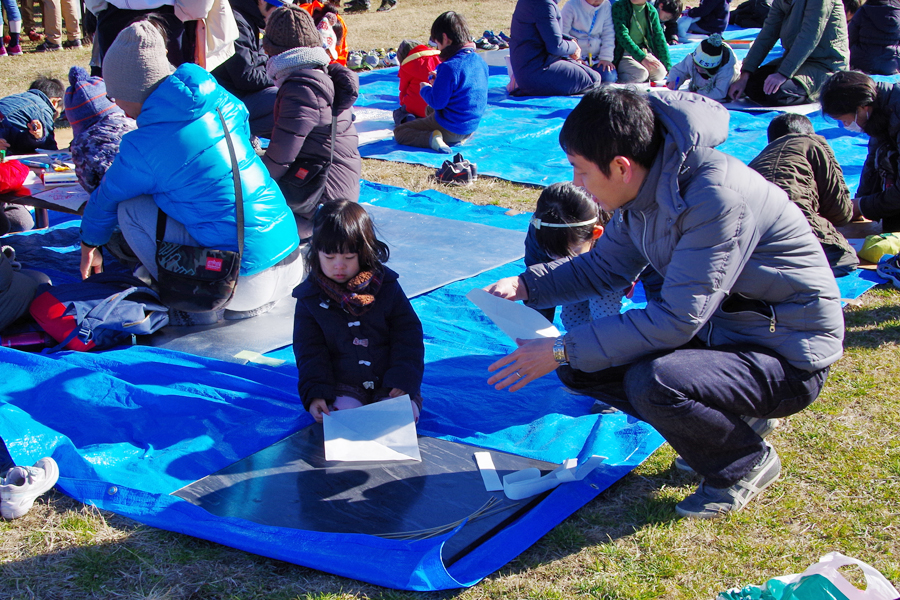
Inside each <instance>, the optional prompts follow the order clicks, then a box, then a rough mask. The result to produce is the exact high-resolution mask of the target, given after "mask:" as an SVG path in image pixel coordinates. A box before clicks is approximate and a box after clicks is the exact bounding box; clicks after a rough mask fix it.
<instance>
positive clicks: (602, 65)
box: [597, 60, 615, 71]
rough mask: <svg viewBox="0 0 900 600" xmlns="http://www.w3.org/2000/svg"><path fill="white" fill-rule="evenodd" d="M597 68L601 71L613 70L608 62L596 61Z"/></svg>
mask: <svg viewBox="0 0 900 600" xmlns="http://www.w3.org/2000/svg"><path fill="white" fill-rule="evenodd" d="M597 66H598V67H600V70H601V71H612V70H613V69H615V66H614V65H613V64H612V63H611V62H609V61H608V60H598V61H597Z"/></svg>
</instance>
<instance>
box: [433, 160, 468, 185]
mask: <svg viewBox="0 0 900 600" xmlns="http://www.w3.org/2000/svg"><path fill="white" fill-rule="evenodd" d="M456 157H457V158H462V156H461V155H460V154H457V155H456ZM474 167H475V165H474V164H472V163H470V162H469V161H467V160H462V161H454V162H450V161H449V160H445V161H444V164H443V165H441V168H440V169H438V170H437V171H435V172H434V176H435V178H436V179H437V180H438V181H440V182H442V183H450V184H454V185H468V184H470V183H472V182H473V181H475V179H476V177H477V176H476V175H475V174H474V173H473V171H474V170H475V168H474Z"/></svg>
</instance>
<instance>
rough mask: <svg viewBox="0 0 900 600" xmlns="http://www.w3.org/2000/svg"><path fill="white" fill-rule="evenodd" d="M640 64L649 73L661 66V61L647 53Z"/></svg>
mask: <svg viewBox="0 0 900 600" xmlns="http://www.w3.org/2000/svg"><path fill="white" fill-rule="evenodd" d="M641 64H642V65H644V68H645V69H647V70H648V71H650V72H651V73H652V72H653V71H657V70H659V69H661V68H662V63H661V62H659V59H657V58H656V57H655V56H653V55H652V54H647V56H645V57H644V60H642V61H641Z"/></svg>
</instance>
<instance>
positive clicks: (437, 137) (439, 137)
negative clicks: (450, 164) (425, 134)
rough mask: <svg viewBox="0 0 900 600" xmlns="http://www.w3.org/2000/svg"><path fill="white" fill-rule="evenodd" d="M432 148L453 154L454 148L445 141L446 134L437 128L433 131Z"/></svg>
mask: <svg viewBox="0 0 900 600" xmlns="http://www.w3.org/2000/svg"><path fill="white" fill-rule="evenodd" d="M431 149H432V150H434V151H435V152H443V153H444V154H452V153H453V150H452V149H451V148H450V146H448V145H447V144H446V142H444V135H443V134H442V133H441V132H440V131H438V130H437V129H435V130H434V131H433V132H432V133H431Z"/></svg>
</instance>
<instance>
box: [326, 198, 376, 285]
mask: <svg viewBox="0 0 900 600" xmlns="http://www.w3.org/2000/svg"><path fill="white" fill-rule="evenodd" d="M319 252H324V253H325V254H341V253H348V254H349V253H354V254H358V255H359V268H360V270H362V271H371V270H372V269H374V268H376V267H377V266H378V265H380V264H383V263H386V262H387V261H388V258H390V255H391V251H390V250H389V249H388V247H387V244H385V243H384V242H382V241H380V240H379V239H377V238H376V237H375V224H374V223H373V222H372V218H371V217H370V216H369V213H367V212H366V209H364V208H363V207H362V206H360V205H359V204H357V203H356V202H351V201H350V200H331V201H329V202H326V203H325V204H323V205H321V206H320V207H319V210H317V211H316V215H315V217H313V235H312V244H311V246H310V252H309V270H310V272H312V273H315V274H317V275H321V273H322V267H321V265H319Z"/></svg>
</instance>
